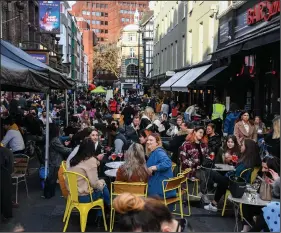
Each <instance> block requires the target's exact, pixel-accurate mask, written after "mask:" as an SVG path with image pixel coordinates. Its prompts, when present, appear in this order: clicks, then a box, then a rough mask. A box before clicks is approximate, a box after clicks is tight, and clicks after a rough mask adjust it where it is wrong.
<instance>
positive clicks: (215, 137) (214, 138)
mask: <svg viewBox="0 0 281 233" xmlns="http://www.w3.org/2000/svg"><path fill="white" fill-rule="evenodd" d="M215 130H216V126H215V124H213V123H210V124H208V125H207V130H206V133H207V136H208V147H209V151H210V153H212V152H213V153H215V156H216V155H217V153H218V151H219V148H220V147H221V146H222V141H221V136H220V135H219V134H217V133H215Z"/></svg>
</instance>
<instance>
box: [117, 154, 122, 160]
mask: <svg viewBox="0 0 281 233" xmlns="http://www.w3.org/2000/svg"><path fill="white" fill-rule="evenodd" d="M117 156H118V157H119V160H120V161H121V159H122V157H123V153H118V154H117Z"/></svg>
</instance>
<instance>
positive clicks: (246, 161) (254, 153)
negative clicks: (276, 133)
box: [204, 139, 261, 212]
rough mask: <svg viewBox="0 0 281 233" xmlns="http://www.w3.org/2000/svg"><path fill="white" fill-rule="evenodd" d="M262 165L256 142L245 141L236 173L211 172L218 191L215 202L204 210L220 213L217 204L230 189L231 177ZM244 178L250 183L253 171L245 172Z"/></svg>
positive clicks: (211, 177)
mask: <svg viewBox="0 0 281 233" xmlns="http://www.w3.org/2000/svg"><path fill="white" fill-rule="evenodd" d="M260 165H261V159H260V156H259V151H258V147H257V145H256V142H255V141H253V140H252V139H245V140H244V141H243V142H242V146H241V158H240V159H239V160H238V163H237V166H236V168H235V171H233V172H228V173H226V174H225V175H222V174H220V173H218V172H217V171H210V179H211V180H212V181H213V182H215V183H217V190H216V192H215V196H214V200H213V201H212V202H211V203H210V204H209V205H206V206H204V209H205V210H210V211H214V212H216V211H218V208H217V203H218V202H219V201H220V199H221V197H222V196H223V195H224V194H225V192H226V190H227V188H228V184H229V176H230V175H235V176H240V175H241V173H242V171H244V170H245V169H247V168H254V167H259V166H260ZM242 177H243V178H244V179H245V180H246V182H247V183H250V178H251V171H250V170H249V171H247V172H244V173H243V175H242Z"/></svg>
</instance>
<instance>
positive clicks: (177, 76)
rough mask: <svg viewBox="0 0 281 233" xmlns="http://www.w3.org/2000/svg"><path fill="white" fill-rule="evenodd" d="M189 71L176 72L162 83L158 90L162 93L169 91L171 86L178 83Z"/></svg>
mask: <svg viewBox="0 0 281 233" xmlns="http://www.w3.org/2000/svg"><path fill="white" fill-rule="evenodd" d="M189 71H190V69H189V70H184V71H180V72H177V73H176V74H174V75H173V76H172V77H171V78H169V79H168V80H167V81H166V82H164V83H163V84H162V85H161V86H160V89H161V90H162V91H171V86H172V85H173V84H174V83H175V82H176V81H178V80H179V79H180V78H181V77H182V76H183V75H185V74H186V73H187V72H189Z"/></svg>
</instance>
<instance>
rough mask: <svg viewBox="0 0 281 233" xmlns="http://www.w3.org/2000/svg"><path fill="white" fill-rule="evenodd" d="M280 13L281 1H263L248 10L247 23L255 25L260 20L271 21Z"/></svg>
mask: <svg viewBox="0 0 281 233" xmlns="http://www.w3.org/2000/svg"><path fill="white" fill-rule="evenodd" d="M279 13H280V1H279V0H278V1H263V2H260V3H258V4H256V5H255V6H254V8H250V9H249V10H248V11H247V24H248V25H253V24H255V23H257V22H259V21H262V20H264V21H269V20H271V18H272V17H273V16H274V15H277V14H279Z"/></svg>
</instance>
